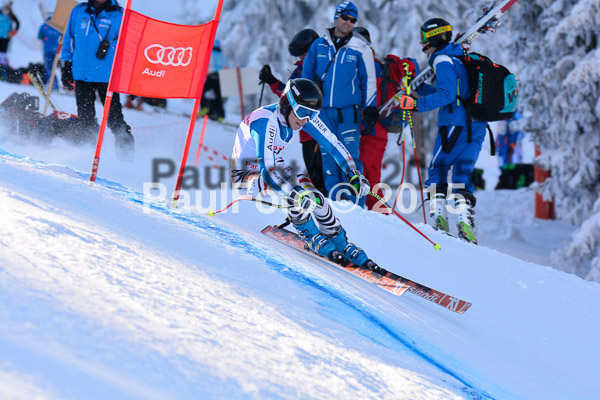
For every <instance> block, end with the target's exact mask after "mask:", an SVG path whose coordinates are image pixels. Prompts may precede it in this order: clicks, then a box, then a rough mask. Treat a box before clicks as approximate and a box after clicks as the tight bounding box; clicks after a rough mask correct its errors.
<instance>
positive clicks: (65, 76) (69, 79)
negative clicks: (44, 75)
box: [60, 61, 75, 90]
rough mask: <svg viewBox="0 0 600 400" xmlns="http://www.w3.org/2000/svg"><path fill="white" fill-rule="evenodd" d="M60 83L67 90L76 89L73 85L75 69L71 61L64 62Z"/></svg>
mask: <svg viewBox="0 0 600 400" xmlns="http://www.w3.org/2000/svg"><path fill="white" fill-rule="evenodd" d="M60 81H61V82H62V84H63V86H64V88H65V89H67V90H73V89H75V85H73V83H74V81H75V79H73V68H72V64H71V61H64V62H63V64H62V68H61V73H60Z"/></svg>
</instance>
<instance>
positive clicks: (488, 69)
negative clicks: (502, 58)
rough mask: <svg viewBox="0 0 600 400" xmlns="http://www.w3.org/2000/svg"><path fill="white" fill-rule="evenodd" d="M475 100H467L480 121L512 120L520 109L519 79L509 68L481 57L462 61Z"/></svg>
mask: <svg viewBox="0 0 600 400" xmlns="http://www.w3.org/2000/svg"><path fill="white" fill-rule="evenodd" d="M462 61H463V64H464V66H465V69H466V70H467V76H468V77H469V87H470V88H471V96H470V97H469V98H468V99H466V100H465V99H463V101H465V105H466V108H467V111H468V112H469V114H471V116H472V117H473V118H475V119H478V120H480V121H488V122H491V121H502V120H507V119H512V118H513V116H514V114H515V111H517V107H518V105H519V102H518V98H517V94H518V86H517V79H516V77H515V75H514V74H512V73H511V72H510V71H509V70H508V68H506V67H504V66H503V65H500V64H496V63H494V62H493V61H492V60H490V59H489V58H488V57H486V56H484V55H481V54H478V53H468V54H465V55H464V56H463V57H462Z"/></svg>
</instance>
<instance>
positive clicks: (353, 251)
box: [329, 226, 387, 275]
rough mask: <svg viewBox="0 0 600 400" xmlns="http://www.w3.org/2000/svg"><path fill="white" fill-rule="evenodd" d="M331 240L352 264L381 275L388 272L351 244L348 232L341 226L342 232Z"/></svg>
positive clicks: (331, 237)
mask: <svg viewBox="0 0 600 400" xmlns="http://www.w3.org/2000/svg"><path fill="white" fill-rule="evenodd" d="M329 240H331V242H332V243H333V245H334V246H335V248H336V250H337V251H339V252H340V253H341V254H342V256H343V257H344V259H346V260H348V261H350V262H352V263H353V264H356V265H359V266H361V267H366V268H369V269H370V270H372V271H374V272H377V273H379V274H382V275H383V274H385V273H386V272H387V271H386V270H385V269H383V268H381V267H379V266H378V265H377V264H376V263H375V262H374V261H373V260H371V259H370V258H368V257H367V253H365V251H364V250H363V249H361V248H360V247H358V246H356V245H355V244H354V243H349V242H348V238H347V236H346V230H345V229H344V228H343V227H342V226H340V230H339V231H338V232H337V233H334V234H333V235H331V236H329Z"/></svg>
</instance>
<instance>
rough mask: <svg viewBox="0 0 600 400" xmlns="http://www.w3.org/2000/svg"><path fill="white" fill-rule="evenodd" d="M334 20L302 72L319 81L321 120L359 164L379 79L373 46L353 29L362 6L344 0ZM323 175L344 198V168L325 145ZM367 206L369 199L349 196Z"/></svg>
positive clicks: (374, 117)
mask: <svg viewBox="0 0 600 400" xmlns="http://www.w3.org/2000/svg"><path fill="white" fill-rule="evenodd" d="M333 18H334V26H333V27H332V28H330V29H328V30H327V32H326V33H325V35H324V36H322V37H320V38H319V39H317V40H315V41H314V42H313V43H312V45H311V46H310V48H309V50H308V53H307V54H306V58H305V59H304V66H303V69H302V78H306V79H310V80H312V81H314V82H316V83H317V84H318V85H319V87H320V88H321V90H322V91H323V108H322V110H321V113H320V118H321V120H322V121H323V122H324V123H325V124H326V125H327V127H328V128H329V129H330V130H331V131H332V132H333V133H334V134H335V136H336V137H337V138H338V139H339V140H340V141H341V142H342V143H343V144H344V146H345V147H346V148H347V149H348V151H349V152H350V154H351V155H352V157H353V159H354V160H356V163H357V168H358V170H359V171H361V172H362V163H361V162H360V158H359V152H360V149H359V148H360V132H361V122H362V121H363V120H364V121H366V122H367V123H368V124H373V125H374V124H375V123H376V122H377V119H378V118H379V111H378V110H377V81H376V76H375V62H374V60H373V52H372V51H371V48H370V47H369V45H368V44H367V43H365V41H364V40H362V39H359V38H357V37H354V36H353V34H352V30H353V29H354V25H355V24H356V21H357V19H358V8H357V7H356V5H354V3H352V2H351V1H344V2H343V3H340V4H339V5H338V6H337V8H336V11H335V15H334V17H333ZM321 155H322V160H323V179H324V182H325V188H326V189H327V191H328V192H329V197H330V198H331V199H334V200H340V199H344V198H345V197H346V196H344V194H345V192H344V191H340V189H341V188H342V186H341V185H340V184H341V183H343V182H344V180H345V178H344V171H343V170H342V169H341V168H339V166H338V165H337V164H336V162H335V160H334V159H333V158H332V157H331V155H330V154H329V153H327V152H326V151H323V150H322V151H321ZM347 199H348V200H351V201H358V204H359V205H361V206H363V205H364V199H360V200H357V199H356V197H355V196H352V195H350V196H347Z"/></svg>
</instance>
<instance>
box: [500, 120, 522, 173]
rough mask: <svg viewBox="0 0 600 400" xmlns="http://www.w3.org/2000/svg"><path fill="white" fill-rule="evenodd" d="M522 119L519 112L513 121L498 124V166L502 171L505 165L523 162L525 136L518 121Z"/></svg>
mask: <svg viewBox="0 0 600 400" xmlns="http://www.w3.org/2000/svg"><path fill="white" fill-rule="evenodd" d="M521 118H523V116H522V115H521V113H520V112H518V111H517V112H515V115H514V117H513V118H512V119H510V120H508V121H499V122H498V136H497V137H496V150H497V152H498V166H499V167H500V170H502V168H503V167H504V166H505V165H509V164H520V163H522V162H523V148H522V147H523V146H522V142H523V138H524V137H525V134H524V133H523V131H522V130H520V129H519V127H518V126H517V121H518V120H520V119H521Z"/></svg>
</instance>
